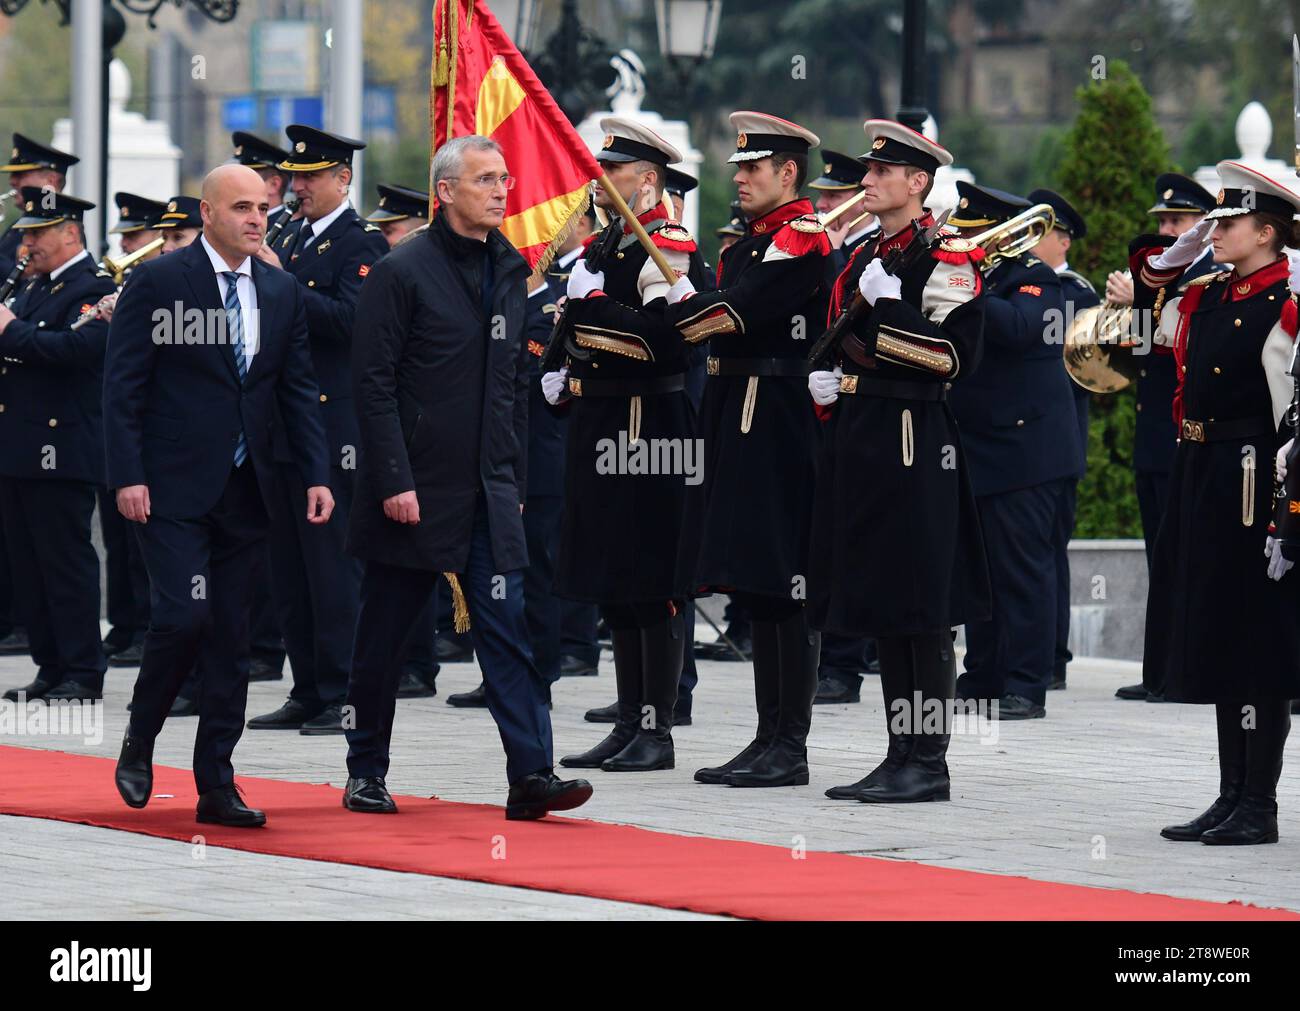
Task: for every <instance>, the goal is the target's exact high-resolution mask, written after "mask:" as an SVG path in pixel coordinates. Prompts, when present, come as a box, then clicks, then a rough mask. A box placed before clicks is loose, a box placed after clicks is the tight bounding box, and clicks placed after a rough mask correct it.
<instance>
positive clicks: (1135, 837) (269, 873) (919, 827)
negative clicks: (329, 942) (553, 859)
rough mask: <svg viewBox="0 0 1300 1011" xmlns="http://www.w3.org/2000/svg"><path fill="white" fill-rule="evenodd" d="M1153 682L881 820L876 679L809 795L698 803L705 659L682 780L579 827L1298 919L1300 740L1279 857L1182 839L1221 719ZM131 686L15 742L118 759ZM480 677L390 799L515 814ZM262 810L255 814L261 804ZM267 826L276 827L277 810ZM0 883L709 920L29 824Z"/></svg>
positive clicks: (91, 899) (405, 734)
mask: <svg viewBox="0 0 1300 1011" xmlns="http://www.w3.org/2000/svg"><path fill="white" fill-rule="evenodd" d="M32 675H33V668H32V665H31V663H30V662H29V661H28V660H27V659H26V658H25V657H9V658H3V659H0V687H4V688H7V687H10V686H13V685H19V684H23V683H26V682H27V681H29V680H30V679H31V677H32ZM1137 677H1138V670H1137V666H1136V665H1135V664H1124V663H1119V662H1110V661H1079V662H1076V663H1075V664H1074V665H1072V667H1071V669H1070V681H1071V684H1070V688H1069V689H1068V690H1067V691H1065V692H1063V693H1062V692H1053V693H1051V694H1050V695H1049V697H1048V712H1049V715H1048V717H1047V719H1045V720H1036V721H1030V722H1025V723H1007V724H1001V725H998V726H997V728H996V730H997V739H996V741H993V740H988V739H986V740H981V738H980V736H978V735H977V734H974V733H972V734H968V735H966V736H961V737H957V738H955V739H954V742H953V746H952V750H951V753H950V755H949V765H950V767H951V769H952V774H953V799H952V802H951V803H947V804H923V805H915V806H899V807H874V806H868V805H864V804H856V803H844V802H836V801H831V800H828V799H826V798H825V797H824V796H823V795H822V791H823V790H824V789H825V788H826V787H828V786H832V785H835V784H837V783H844V782H849V781H852V780H854V779H857V778H858V777H860V776H861V775H862V773H863V772H864V771H865V770H866V769H868V768H870V767H871V766H873V765H874V764H875V763H876V762H877V761H878V760H879V756H880V754H881V753H882V751H883V747H884V740H883V739H884V733H883V714H882V707H881V703H880V699H879V696H878V686H877V684H876V681H875V679H868V680H867V682H866V683H865V684H864V686H863V702H862V703H861V704H859V705H843V706H818V707H816V709H815V711H814V719H813V730H812V735H811V737H810V739H809V751H810V763H811V766H812V783H811V785H810V786H808V787H797V788H790V789H776V790H735V789H729V788H725V787H711V786H702V785H699V784H696V783H694V782H693V781H692V778H691V777H692V773H693V772H694V770H695V769H697V768H699V767H700V766H703V765H715V764H717V763H719V762H721V761H723V760H725V759H727V758H729V757H730V756H731V755H732V754H733V753H734V752H735V751H737V750H738V749H739V748H740V747H742V746H743V745H744V744H746V743H747V742H748V741H749V738H750V736H751V732H752V722H753V706H752V690H751V687H750V683H749V667H748V666H747V665H742V664H724V663H704V664H702V665H701V669H700V685H699V689H698V692H697V695H696V701H695V725H694V726H691V727H685V728H681V729H679V730H677V731H676V732H675V733H674V739H675V741H676V745H677V768H676V769H675V770H674V771H671V772H662V773H650V774H642V775H619V774H610V773H601V772H599V771H597V772H594V773H592V774H590V778H591V779H592V780H593V782H594V783H595V785H596V794H595V796H594V797H593V798H592V800H591V802H590V803H589V804H588V805H587V806H586V807H584V808H582V809H580V810H579V811H578V812H576V813H577V814H578V815H579V816H581V817H585V818H592V819H598V820H602V821H610V822H621V823H627V824H633V825H638V826H641V827H644V828H650V829H657V830H662V831H667V832H675V833H681V834H698V835H707V836H717V837H725V838H732V839H744V840H750V841H754V842H761V843H769V844H773V845H778V846H797V845H800V844H802V845H803V846H805V847H806V848H807V849H809V850H831V851H837V852H841V853H849V854H861V855H870V856H875V857H885V858H891V859H899V860H916V861H921V862H924V863H930V864H936V865H943V866H948V867H959V868H965V869H969V870H979V871H991V872H994V873H998V874H1019V875H1026V876H1029V877H1032V878H1039V879H1043V880H1050V881H1061V882H1071V883H1077V884H1085V885H1096V886H1100V887H1106V888H1124V889H1133V890H1138V891H1151V892H1162V893H1166V894H1170V895H1178V896H1185V897H1190V898H1199V899H1210V900H1220V901H1226V900H1233V899H1237V900H1242V901H1247V902H1253V903H1256V904H1259V905H1266V906H1284V907H1288V908H1291V909H1295V910H1300V750H1298V749H1300V743H1297V737H1296V736H1293V738H1292V740H1291V741H1290V743H1289V745H1288V753H1289V754H1288V758H1289V763H1288V768H1287V769H1286V771H1285V772H1284V773H1283V778H1282V783H1281V786H1280V788H1279V803H1280V806H1281V819H1280V829H1281V835H1282V840H1281V842H1280V843H1279V844H1278V845H1275V846H1258V847H1247V848H1242V849H1235V848H1228V847H1225V848H1216V847H1208V846H1202V845H1199V844H1176V843H1170V842H1166V841H1164V840H1162V839H1161V838H1160V837H1159V835H1158V834H1157V832H1158V830H1159V828H1160V826H1161V825H1164V824H1167V823H1169V822H1171V821H1177V820H1183V818H1184V817H1187V816H1191V815H1193V814H1196V813H1199V811H1200V810H1201V809H1202V808H1203V807H1205V806H1206V805H1208V803H1209V802H1210V801H1211V800H1212V799H1213V797H1214V795H1215V791H1216V787H1217V769H1216V765H1215V759H1214V721H1213V717H1212V713H1211V711H1210V710H1209V709H1208V708H1204V707H1199V706H1183V705H1167V704H1166V705H1151V704H1147V703H1142V702H1120V701H1117V700H1115V699H1114V698H1113V697H1112V695H1113V692H1114V690H1115V688H1116V687H1118V686H1119V685H1121V684H1126V683H1129V682H1131V681H1133V680H1136V679H1137ZM133 679H134V671H130V670H112V669H110V671H109V674H108V681H107V689H106V692H105V699H106V707H107V715H106V729H105V733H104V739H103V742H102V743H100V744H99V745H98V746H91V745H85V744H83V743H82V741H81V739H80V738H73V737H52V736H45V737H35V738H34V737H30V736H21V735H8V736H3V735H0V744H9V745H19V746H22V747H40V748H53V749H57V750H62V751H70V752H77V753H84V754H94V755H99V756H102V757H105V758H114V757H116V753H117V750H118V747H119V744H120V740H121V736H122V732H123V730H124V728H125V724H126V717H127V714H126V711H125V707H126V703H127V701H128V699H129V697H130V689H131V684H132V682H133ZM477 681H478V671H477V668H476V667H474V666H473V665H468V664H453V665H447V666H444V667H443V671H442V674H441V675H440V676H439V679H438V692H439V694H438V697H437V698H433V699H419V700H407V701H402V702H399V703H398V706H399V709H398V716H397V725H396V729H395V733H394V755H393V766H392V772H391V775H390V776H389V780H388V782H389V787H390V788H391V789H392V791H393V793H394V794H411V795H417V796H418V795H424V796H428V795H430V794H436V795H437V796H439V797H441V798H443V799H446V800H454V801H467V802H476V803H491V804H503V803H504V800H505V780H504V760H503V757H502V753H501V746H500V741H499V739H498V737H497V733H496V729H495V726H494V725H493V723H492V720H491V718H490V716H489V715H488V714H487V712H486V711H485V710H458V709H453V708H451V707H449V706H447V705H446V701H445V700H446V696H447V695H448V694H450V693H452V692H457V691H465V690H468V689H470V688H472V687H473V686H474V685H475V684H476V683H477ZM288 687H289V682H288V680H287V679H286V680H285V681H283V682H272V683H269V684H268V683H264V684H255V685H253V686H252V688H251V690H250V693H249V713H250V714H257V713H261V712H266V711H268V710H270V709H273V708H275V707H276V706H277V705H278V704H279V703H280V701H281V700H282V698H283V696H284V695H286V694H287V692H288ZM613 691H614V680H613V665H612V661H611V659H610V655H609V653H608V651H606V653H605V654H604V656H603V657H602V661H601V676H599V677H593V678H566V679H564V680H563V681H561V682H560V684H559V685H557V686H556V689H555V709H554V712H553V714H552V718H553V722H554V727H555V741H556V755H557V756H559V755H562V754H566V753H570V752H574V751H580V750H583V749H585V748H587V747H589V746H590V745H591V744H593V743H595V741H596V740H598V739H599V737H600V736H601V735H602V733H603V730H602V728H600V727H597V726H594V725H592V724H587V723H584V722H583V720H582V713H583V711H584V710H586V709H587V708H589V707H591V706H595V705H604V704H606V703H608V702H610V701H611V700H612V698H613ZM196 723H197V721H196V720H194V719H183V720H175V721H171V722H169V723H168V725H167V727H166V728H165V729H164V731H163V734H162V737H161V738H160V739H159V741H158V745H157V750H156V754H155V760H156V762H158V763H159V764H167V765H174V766H180V767H182V768H188V767H189V761H190V752H191V748H192V745H193V738H194V728H195V726H196ZM981 729H983V730H985V731H987V730H988V727H987V725H985V726H984V727H982V728H981ZM1297 736H1300V735H1297ZM344 754H345V744H344V741H343V739H342V738H341V737H302V736H300V735H298V734H297V733H283V732H266V731H263V732H245V734H244V738H243V740H242V741H241V743H240V746H239V749H238V750H237V751H236V753H235V763H236V768H237V770H238V771H239V772H240V773H242V774H247V775H253V776H265V777H272V778H281V779H287V780H296V781H302V782H313V783H321V782H329V783H332V784H334V785H336V786H340V787H341V786H342V785H343V782H344V780H345V779H346V772H345V770H344V764H343V758H344ZM106 774H107V770H106ZM19 789H36V790H38V789H40V784H39V783H14V782H5V783H0V791H3V792H7V791H10V790H19ZM248 800H249V802H250V803H252V804H253V805H257V803H258V798H257V794H256V790H255V789H254V790H250V791H249V793H248ZM267 813H268V817H269V819H270V820H271V821H272V822H273V821H274V819H275V811H274V809H271V810H269V811H268V812H267ZM504 824H505V823H504V821H503V826H504ZM0 879H2V880H3V881H4V882H5V886H4V899H3V901H0V913H3V914H4V915H5V916H6V917H20V918H54V919H66V918H120V917H128V918H144V919H163V918H187V919H188V918H219V919H220V918H254V917H268V918H359V919H365V918H376V917H383V918H395V919H407V918H439V919H441V918H473V919H490V918H512V919H568V918H590V919H624V918H635V919H668V918H674V919H676V918H682V919H687V918H691V919H694V918H700V917H695V916H693V915H692V914H687V913H680V912H674V911H671V910H665V909H659V908H655V907H651V906H639V905H628V904H623V903H618V902H609V901H605V900H598V899H588V898H583V897H578V896H571V895H559V894H551V893H545V892H539V891H532V890H527V889H520V888H510V887H503V886H497V885H487V884H479V883H474V882H463V881H455V880H448V879H440V878H432V877H428V876H424V875H416V874H402V873H398V872H392V871H382V870H373V869H368V868H362V867H353V866H347V865H342V864H327V863H318V862H313V861H307V860H295V859H288V858H282V857H272V856H263V855H259V854H254V853H244V852H237V851H232V850H223V849H218V848H215V847H208V848H207V849H206V852H205V854H204V856H203V858H202V859H195V857H194V855H193V853H192V851H191V847H190V846H189V845H188V844H184V843H179V842H171V841H166V840H159V839H151V838H147V837H145V836H141V835H136V834H132V833H127V832H119V831H112V830H106V829H97V828H91V827H88V826H81V825H71V824H65V823H59V822H49V821H40V820H36V819H27V818H0ZM923 901H924V898H923V897H918V902H923ZM972 912H973V913H974V914H975V915H978V911H972ZM921 915H923V913H922V914H921Z"/></svg>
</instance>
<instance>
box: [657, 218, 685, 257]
mask: <svg viewBox="0 0 1300 1011" xmlns="http://www.w3.org/2000/svg"><path fill="white" fill-rule="evenodd" d="M650 241H651V242H653V243H654V244H655V245H656V246H658V247H659V248H660V249H673V250H676V251H677V252H679V253H693V252H695V239H693V238H692V237H691V233H690V232H688V231H687V230H686V228H685V227H684V226H683V225H681V224H679V223H678V222H676V221H669V222H667V223H666V224H664V225H663V227H661V228H657V229H656V230H655V231H653V232H651V233H650Z"/></svg>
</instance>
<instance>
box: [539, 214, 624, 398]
mask: <svg viewBox="0 0 1300 1011" xmlns="http://www.w3.org/2000/svg"><path fill="white" fill-rule="evenodd" d="M622 239H623V219H622V218H620V217H612V218H610V221H609V224H608V225H606V226H605V228H604V230H603V231H602V232H601V233H600V234H599V235H598V236H596V238H595V239H594V240H593V241H592V242H591V244H590V245H589V246H588V247H587V252H586V254H585V255H584V256H583V258H582V259H583V261H584V262H585V263H586V265H587V269H588V270H590V271H592V272H595V271H599V270H603V269H604V263H605V261H606V260H608V259H610V258H611V257H613V255H614V254H615V253H616V252H617V251H618V244H619V243H620V242H621V241H622ZM568 314H569V302H568V299H565V302H564V305H562V306H561V307H560V311H559V312H557V313H556V314H555V323H554V325H553V326H552V327H551V339H550V340H549V341H547V342H546V350H545V351H543V352H542V357H541V361H539V362H538V368H540V369H541V372H542V375H546V373H548V372H559V371H560V369H561V368H563V367H564V359H565V358H566V357H567V356H568V353H569V335H570V333H571V332H572V330H573V326H572V324H570V323H569V321H568Z"/></svg>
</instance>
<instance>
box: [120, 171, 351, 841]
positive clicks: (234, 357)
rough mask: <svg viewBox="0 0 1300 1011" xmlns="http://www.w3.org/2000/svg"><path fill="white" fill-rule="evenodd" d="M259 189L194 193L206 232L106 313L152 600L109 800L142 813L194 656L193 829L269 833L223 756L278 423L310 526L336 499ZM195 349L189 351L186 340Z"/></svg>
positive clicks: (301, 318) (239, 677) (238, 693)
mask: <svg viewBox="0 0 1300 1011" xmlns="http://www.w3.org/2000/svg"><path fill="white" fill-rule="evenodd" d="M266 210H267V207H266V187H265V186H264V185H263V183H262V180H261V179H259V178H258V176H257V173H256V172H254V171H252V170H251V169H248V168H245V167H244V166H242V165H223V166H221V167H220V168H217V169H215V170H213V172H211V173H210V174H209V175H208V177H207V179H206V180H204V184H203V200H202V206H201V211H202V215H203V234H202V236H201V237H200V238H199V240H197V241H195V242H193V243H192V244H190V245H189V246H186V247H185V248H183V249H180V250H178V251H177V252H175V253H172V254H170V255H168V256H164V257H161V258H159V259H157V260H153V261H151V262H149V263H146V264H143V265H142V266H141V267H140V268H139V269H137V270H135V271H133V272H132V275H131V280H130V282H129V283H128V284H127V286H126V289H125V291H124V292H123V293H122V297H121V299H120V301H119V304H118V306H117V309H116V311H115V312H114V315H113V323H112V328H111V331H110V335H109V342H108V357H107V361H106V364H105V375H104V411H105V417H106V421H105V441H106V444H107V447H108V484H109V487H111V488H114V489H116V491H117V504H118V509H119V510H120V511H121V512H122V515H123V516H125V517H126V518H127V519H128V520H130V521H132V522H133V523H137V524H139V526H138V527H137V528H136V535H137V536H138V537H139V539H140V547H141V550H142V552H143V554H144V559H145V564H146V566H147V567H148V569H149V581H150V584H151V587H152V600H151V608H150V610H151V619H150V626H149V634H148V635H147V636H146V638H145V646H144V660H143V662H142V663H141V665H140V676H139V678H138V679H137V680H136V684H135V694H134V697H133V699H132V711H131V721H130V723H129V725H128V727H127V732H126V737H125V739H124V740H123V742H122V754H121V757H120V758H119V760H118V765H117V775H116V781H117V788H118V791H119V793H121V795H122V799H123V800H125V801H126V802H127V804H129V805H131V806H132V807H144V806H145V804H147V803H148V802H149V795H150V792H151V790H152V786H153V765H152V761H153V742H154V739H155V738H156V737H157V735H158V733H159V731H160V730H161V729H162V725H163V722H164V720H165V719H166V716H167V711H168V709H169V708H170V706H171V704H172V701H173V700H174V699H175V697H176V694H177V692H178V691H179V689H180V686H181V683H182V682H183V681H184V679H185V676H186V674H187V673H188V672H189V671H190V669H191V668H192V667H193V666H194V662H195V659H196V657H197V656H198V654H199V651H200V646H202V648H203V650H204V653H205V655H206V656H208V657H209V658H210V659H211V663H210V664H206V665H205V668H204V672H203V677H202V678H201V679H200V695H199V700H198V702H199V727H198V732H197V737H196V740H195V744H194V779H195V783H196V785H197V787H198V792H199V804H198V820H199V821H201V822H213V823H217V824H222V825H231V826H240V827H242V826H257V825H262V824H264V823H265V820H266V817H265V815H264V814H263V813H262V812H261V811H257V810H254V809H252V808H249V807H248V806H246V805H245V804H244V802H243V801H242V799H241V798H240V796H239V793H238V791H237V789H236V787H235V785H234V770H233V768H232V766H231V755H232V753H233V752H234V749H235V745H236V744H237V743H238V741H239V737H240V733H241V731H242V729H243V723H244V707H245V703H246V701H247V696H248V679H247V674H246V668H242V667H241V665H240V663H239V656H240V655H241V653H243V652H246V651H247V649H248V636H249V618H248V601H249V592H250V577H251V573H252V570H253V567H254V565H255V563H256V559H257V554H258V552H259V551H261V550H262V547H263V541H264V540H265V538H266V534H267V528H268V517H267V510H268V507H269V504H270V497H271V488H272V484H273V481H274V479H275V477H274V473H273V471H274V464H273V461H272V454H271V432H272V427H273V420H272V416H273V411H275V409H276V408H278V411H279V416H280V418H281V419H282V424H283V426H284V429H285V432H286V434H287V443H288V445H289V446H290V447H291V448H292V451H293V454H294V456H295V458H296V459H297V461H298V466H299V468H300V473H301V476H302V482H303V484H304V485H305V486H306V489H305V493H304V496H303V500H302V502H300V506H301V507H302V508H303V512H304V513H305V518H306V520H307V522H310V523H312V524H318V525H324V524H325V523H326V522H328V520H329V518H330V513H331V512H332V511H333V507H334V499H333V496H332V495H331V494H330V489H329V488H328V487H327V482H328V477H329V461H328V458H327V455H326V444H325V433H324V427H323V424H322V421H321V417H320V402H319V396H320V394H319V390H318V387H317V386H316V381H315V377H314V375H313V371H312V365H311V356H310V352H309V350H308V347H307V311H306V306H305V304H304V300H303V298H302V296H301V294H300V292H299V288H298V286H297V285H296V284H294V283H293V281H292V279H290V278H289V277H287V276H286V275H285V274H284V273H283V272H282V271H280V270H278V269H274V268H272V267H270V266H269V265H268V264H267V263H266V262H265V261H266V260H268V259H273V258H274V257H273V254H272V253H271V252H270V251H269V250H267V249H266V248H265V247H264V246H263V244H262V240H263V237H264V236H265V233H266ZM196 333H197V335H198V336H200V337H201V338H202V339H201V340H199V341H197V342H195V341H194V337H195V336H196Z"/></svg>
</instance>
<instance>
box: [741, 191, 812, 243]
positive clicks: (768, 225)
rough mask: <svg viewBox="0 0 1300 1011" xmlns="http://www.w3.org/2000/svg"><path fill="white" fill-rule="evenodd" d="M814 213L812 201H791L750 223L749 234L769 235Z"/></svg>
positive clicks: (801, 199) (801, 198)
mask: <svg viewBox="0 0 1300 1011" xmlns="http://www.w3.org/2000/svg"><path fill="white" fill-rule="evenodd" d="M813 213H814V211H813V205H812V201H811V200H809V199H807V198H806V197H800V198H799V199H798V200H791V201H790V202H789V203H788V204H782V205H781V206H780V207H778V208H776V209H775V210H771V211H768V212H767V213H766V214H764V215H763V216H762V217H761V218H755V219H754V220H753V221H751V222H750V223H749V228H748V232H749V234H750V235H768V234H770V233H772V232H775V231H776V230H777V229H778V228H780V227H781V226H782V225H788V224H789V223H790V222H791V221H793V220H794V219H795V218H798V217H802V216H803V215H805V214H813Z"/></svg>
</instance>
